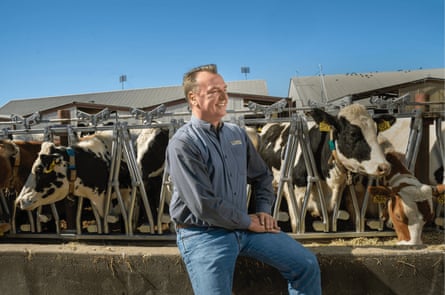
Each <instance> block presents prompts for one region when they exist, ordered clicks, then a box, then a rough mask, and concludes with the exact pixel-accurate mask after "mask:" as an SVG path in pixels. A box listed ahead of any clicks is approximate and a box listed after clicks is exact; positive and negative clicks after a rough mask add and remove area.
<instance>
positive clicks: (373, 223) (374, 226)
mask: <svg viewBox="0 0 445 295" xmlns="http://www.w3.org/2000/svg"><path fill="white" fill-rule="evenodd" d="M366 225H367V226H368V227H369V228H370V229H375V230H380V229H381V225H380V220H368V221H366Z"/></svg>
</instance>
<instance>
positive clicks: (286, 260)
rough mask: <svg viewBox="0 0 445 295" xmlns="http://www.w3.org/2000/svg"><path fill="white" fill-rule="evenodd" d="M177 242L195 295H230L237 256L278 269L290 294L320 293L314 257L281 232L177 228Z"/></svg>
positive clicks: (318, 276)
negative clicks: (285, 281)
mask: <svg viewBox="0 0 445 295" xmlns="http://www.w3.org/2000/svg"><path fill="white" fill-rule="evenodd" d="M176 239H177V244H178V248H179V251H180V252H181V256H182V259H183V260H184V263H185V265H186V268H187V272H188V274H189V278H190V281H191V283H192V287H193V291H194V293H195V294H196V295H209V294H212V295H218V294H221V295H223V294H224V295H231V294H232V285H233V274H234V271H235V264H236V259H237V257H238V256H239V255H241V256H248V257H252V258H255V259H257V260H259V261H262V262H264V263H266V264H268V265H270V266H272V267H275V268H276V269H278V270H279V271H280V273H281V274H282V276H283V277H284V278H285V279H286V280H287V282H288V289H289V294H321V278H320V268H319V265H318V261H317V257H316V256H315V255H314V254H313V253H312V252H310V251H309V250H308V249H306V248H305V247H303V246H302V245H301V244H300V243H298V242H297V241H296V240H294V239H293V238H291V237H290V236H289V235H287V234H286V233H284V232H280V233H254V232H249V231H240V230H238V231H231V230H226V229H223V228H217V227H205V228H199V227H191V228H179V229H178V230H177V238H176Z"/></svg>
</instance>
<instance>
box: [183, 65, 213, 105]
mask: <svg viewBox="0 0 445 295" xmlns="http://www.w3.org/2000/svg"><path fill="white" fill-rule="evenodd" d="M199 72H210V73H214V74H218V69H217V67H216V65H215V64H208V65H202V66H199V67H196V68H193V69H191V70H190V71H188V72H187V73H185V74H184V77H183V79H182V87H183V88H184V95H185V100H187V101H188V93H189V92H190V91H196V87H197V86H198V85H197V84H196V75H197V74H198V73H199Z"/></svg>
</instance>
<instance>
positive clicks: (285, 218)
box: [277, 211, 289, 222]
mask: <svg viewBox="0 0 445 295" xmlns="http://www.w3.org/2000/svg"><path fill="white" fill-rule="evenodd" d="M277 220H278V221H282V222H287V221H289V214H287V212H284V211H280V212H278V217H277Z"/></svg>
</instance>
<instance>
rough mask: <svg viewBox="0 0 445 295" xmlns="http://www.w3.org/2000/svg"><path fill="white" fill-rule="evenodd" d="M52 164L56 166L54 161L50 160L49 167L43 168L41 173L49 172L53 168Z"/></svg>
mask: <svg viewBox="0 0 445 295" xmlns="http://www.w3.org/2000/svg"><path fill="white" fill-rule="evenodd" d="M54 166H56V161H52V162H51V164H49V168H48V169H45V170H43V173H51V172H52V171H53V170H54Z"/></svg>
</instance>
